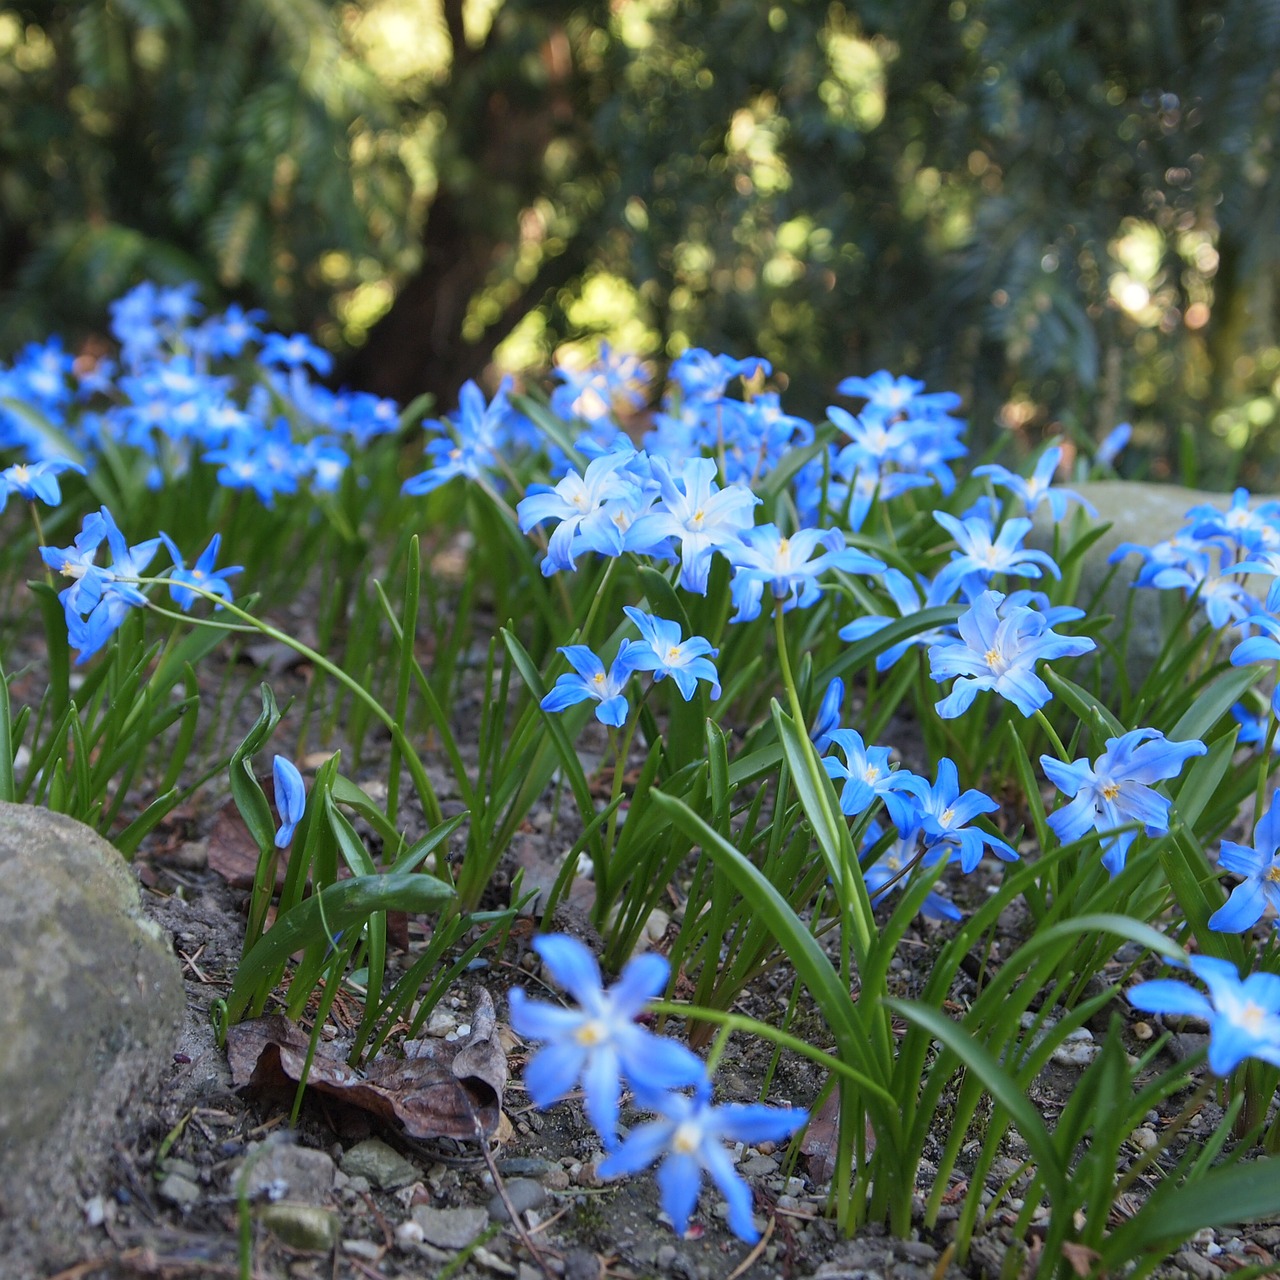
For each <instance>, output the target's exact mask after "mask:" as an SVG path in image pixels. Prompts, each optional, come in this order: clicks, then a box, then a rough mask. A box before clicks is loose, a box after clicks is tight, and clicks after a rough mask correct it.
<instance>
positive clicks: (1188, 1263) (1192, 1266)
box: [1173, 1249, 1223, 1280]
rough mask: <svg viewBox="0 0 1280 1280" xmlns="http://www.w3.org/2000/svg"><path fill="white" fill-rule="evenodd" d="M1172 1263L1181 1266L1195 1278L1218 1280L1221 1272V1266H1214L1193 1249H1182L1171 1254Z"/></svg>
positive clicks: (1197, 1279)
mask: <svg viewBox="0 0 1280 1280" xmlns="http://www.w3.org/2000/svg"><path fill="white" fill-rule="evenodd" d="M1173 1265H1174V1266H1175V1267H1181V1268H1182V1269H1183V1271H1185V1272H1186V1273H1187V1274H1188V1275H1190V1276H1194V1277H1195V1280H1218V1277H1219V1276H1221V1275H1222V1274H1223V1271H1222V1268H1221V1267H1219V1266H1215V1265H1214V1264H1213V1263H1212V1262H1210V1261H1209V1259H1208V1258H1203V1257H1201V1256H1200V1254H1198V1253H1196V1252H1195V1250H1194V1249H1182V1250H1180V1251H1179V1252H1178V1253H1175V1254H1174V1255H1173Z"/></svg>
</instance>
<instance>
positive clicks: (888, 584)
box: [839, 569, 951, 671]
mask: <svg viewBox="0 0 1280 1280" xmlns="http://www.w3.org/2000/svg"><path fill="white" fill-rule="evenodd" d="M882 581H883V583H884V588H885V590H886V591H887V592H888V593H889V596H890V598H891V599H892V600H893V603H894V605H895V606H896V607H897V610H898V615H899V617H900V618H909V617H910V616H911V615H912V614H913V613H919V612H920V610H921V609H932V608H933V607H935V606H936V605H940V604H946V603H947V602H948V601H949V600H950V598H951V591H946V592H945V593H944V592H941V591H939V589H938V584H937V583H936V582H928V581H926V580H925V579H923V578H919V579H917V580H916V582H914V583H913V582H912V581H911V579H910V578H908V577H907V575H906V574H905V573H903V572H902V570H900V569H886V570H885V571H884V576H883V578H882ZM894 621H896V619H894V618H892V617H890V616H889V615H888V614H868V615H867V616H866V617H864V618H855V619H854V620H853V621H852V622H850V623H847V624H846V625H845V626H843V627H841V628H840V632H839V634H840V639H841V640H862V639H865V638H866V637H867V636H872V635H875V633H876V632H877V631H882V630H884V628H885V627H887V626H888V625H889V624H890V623H891V622H894ZM950 639H951V637H950V636H949V635H948V633H947V632H946V631H944V630H943V629H942V628H941V627H934V628H932V629H931V630H929V631H921V632H917V633H916V634H915V635H913V636H908V637H907V638H906V639H905V640H900V641H899V642H898V643H897V644H894V645H890V646H889V648H887V649H886V650H884V652H883V653H880V654H878V655H877V656H876V670H877V671H888V670H889V668H890V667H893V666H895V665H896V664H897V662H898V660H899V659H900V658H901V657H902V656H903V654H905V653H906V652H907V650H908V649H912V648H917V647H919V648H923V649H931V648H932V647H933V646H934V645H936V644H939V643H942V642H945V641H947V640H950Z"/></svg>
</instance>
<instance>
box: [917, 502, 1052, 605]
mask: <svg viewBox="0 0 1280 1280" xmlns="http://www.w3.org/2000/svg"><path fill="white" fill-rule="evenodd" d="M933 518H934V519H935V520H936V521H937V522H938V523H939V524H940V525H942V527H943V528H944V529H946V530H947V531H948V532H949V533H950V534H951V536H952V537H953V538H955V540H956V545H957V547H958V550H956V551H953V552H952V553H951V560H950V561H949V562H948V563H947V564H945V565H944V566H943V567H942V569H941V570H939V572H938V576H937V578H936V580H935V585H936V586H937V588H938V590H939V591H940V592H944V593H945V594H950V592H951V591H952V590H953V589H954V587H955V586H956V585H957V584H959V585H960V587H961V589H962V590H965V589H966V588H967V587H969V586H970V584H969V583H966V582H965V579H966V578H971V579H974V580H975V581H977V582H984V583H985V582H989V581H990V580H991V579H992V578H993V577H994V576H995V575H996V574H997V573H1007V574H1014V575H1015V576H1017V577H1020V578H1038V577H1040V567H1041V566H1043V567H1044V568H1045V569H1046V570H1048V572H1049V573H1051V574H1052V575H1053V576H1054V577H1055V578H1060V577H1061V576H1062V575H1061V573H1060V572H1059V571H1058V566H1057V565H1056V564H1054V562H1053V557H1052V556H1050V555H1049V554H1048V552H1045V551H1029V550H1027V549H1026V548H1025V547H1023V545H1022V540H1023V538H1025V537H1026V536H1027V534H1028V533H1030V532H1031V521H1030V520H1027V519H1024V518H1021V517H1019V518H1018V519H1015V520H1006V521H1005V522H1004V525H1003V526H1002V527H1001V529H1000V532H999V534H996V533H995V531H994V529H993V528H992V526H991V525H990V523H988V522H987V521H986V520H984V519H983V518H982V517H981V516H973V517H970V518H969V519H967V520H964V521H961V520H957V519H956V518H955V516H952V515H948V514H947V512H945V511H935V512H934V513H933ZM966 594H968V591H966Z"/></svg>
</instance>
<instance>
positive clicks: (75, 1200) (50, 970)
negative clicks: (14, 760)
mask: <svg viewBox="0 0 1280 1280" xmlns="http://www.w3.org/2000/svg"><path fill="white" fill-rule="evenodd" d="M0 993H3V995H2V996H0V1152H3V1153H4V1154H3V1159H2V1160H0V1258H3V1259H4V1264H3V1272H4V1275H5V1276H6V1277H7V1278H10V1280H18V1278H19V1277H23V1276H27V1275H36V1274H48V1273H49V1270H50V1269H51V1268H55V1267H57V1266H61V1265H66V1264H67V1263H68V1262H71V1261H74V1260H75V1254H76V1252H77V1249H78V1245H77V1243H76V1236H77V1233H78V1231H80V1230H82V1228H83V1222H84V1219H83V1210H82V1204H83V1201H84V1198H85V1196H86V1193H87V1192H88V1191H89V1190H90V1189H92V1188H93V1186H94V1183H95V1180H96V1176H97V1174H98V1172H99V1171H100V1170H101V1168H102V1165H103V1162H104V1160H105V1158H106V1157H107V1155H108V1154H109V1153H110V1151H111V1147H112V1143H113V1140H114V1139H116V1138H118V1136H119V1135H120V1132H121V1130H122V1129H123V1127H124V1123H125V1116H126V1115H127V1112H128V1108H129V1106H130V1104H131V1103H132V1102H135V1101H136V1100H137V1099H138V1097H139V1095H140V1093H141V1092H142V1090H143V1089H144V1088H145V1086H146V1083H147V1081H148V1079H149V1078H151V1079H154V1078H155V1076H156V1074H157V1072H158V1070H159V1068H160V1066H161V1064H162V1063H164V1062H165V1061H166V1060H167V1059H168V1057H169V1056H170V1054H171V1053H172V1051H173V1043H174V1037H175V1035H176V1032H177V1027H178V1022H179V1019H180V1016H181V1012H182V1008H183V989H182V979H181V974H180V971H179V968H178V965H177V961H176V960H175V958H174V955H173V952H172V948H171V947H170V945H169V942H168V940H167V938H166V937H165V936H164V935H163V934H162V933H161V932H160V931H159V930H158V929H156V928H155V927H154V926H152V925H151V924H150V922H148V921H147V920H146V919H145V917H144V916H143V914H142V906H141V902H140V900H139V897H138V889H137V885H136V883H135V882H134V878H133V875H132V873H131V872H130V870H129V868H128V866H127V865H126V864H125V862H124V860H123V859H122V858H121V857H120V855H119V853H117V852H116V850H115V849H113V848H112V847H111V846H110V845H109V844H108V843H107V842H106V841H105V840H103V839H102V838H101V837H99V836H98V835H96V834H95V833H94V832H93V831H91V830H90V829H89V828H88V827H85V826H83V825H81V824H80V823H78V822H75V821H73V820H72V819H70V818H67V817H65V816H63V815H62V814H56V813H50V812H49V811H48V810H45V809H38V808H34V807H32V806H28V805H14V804H5V803H2V802H0Z"/></svg>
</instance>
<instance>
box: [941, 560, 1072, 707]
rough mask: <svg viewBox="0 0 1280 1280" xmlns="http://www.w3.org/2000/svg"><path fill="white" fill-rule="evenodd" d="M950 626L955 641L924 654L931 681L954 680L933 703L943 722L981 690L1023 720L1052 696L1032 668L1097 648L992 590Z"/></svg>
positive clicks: (975, 601) (967, 703) (947, 642)
mask: <svg viewBox="0 0 1280 1280" xmlns="http://www.w3.org/2000/svg"><path fill="white" fill-rule="evenodd" d="M939 577H941V575H939ZM956 625H957V627H958V628H959V630H960V639H959V640H943V641H939V642H937V643H935V644H934V646H933V647H932V648H931V649H930V650H929V674H930V675H931V676H932V678H933V679H934V680H949V679H951V677H952V676H955V677H956V682H955V685H954V686H953V687H952V690H951V692H950V693H949V694H948V695H947V696H946V697H945V698H943V699H942V700H941V701H940V702H939V703H938V704H937V706H938V714H939V715H940V716H942V718H943V719H944V720H952V719H954V718H955V717H956V716H959V715H962V714H963V713H964V712H965V711H967V710H968V709H969V706H970V704H971V703H972V702H973V700H974V698H975V697H976V696H977V694H978V691H979V690H981V689H993V690H994V691H995V692H996V693H998V694H1000V696H1001V697H1003V698H1007V699H1008V700H1009V701H1010V702H1012V703H1013V705H1014V706H1015V707H1017V708H1018V710H1019V711H1021V712H1022V714H1023V715H1024V716H1029V715H1032V714H1034V713H1035V712H1036V711H1037V710H1038V709H1039V708H1040V707H1043V706H1044V704H1045V703H1046V702H1048V701H1049V699H1050V698H1051V697H1052V696H1053V695H1052V693H1050V691H1049V686H1048V685H1046V684H1045V683H1044V681H1043V680H1041V679H1040V677H1039V676H1038V675H1036V671H1035V666H1036V663H1037V662H1039V661H1040V660H1041V659H1042V658H1049V659H1052V658H1064V657H1077V656H1079V655H1080V654H1082V653H1088V652H1089V651H1090V650H1091V649H1094V648H1096V647H1097V646H1096V645H1095V644H1094V642H1093V641H1092V640H1090V639H1089V638H1088V637H1087V636H1062V635H1059V634H1058V633H1057V632H1056V631H1054V630H1052V629H1051V628H1050V626H1049V620H1048V619H1047V618H1046V617H1045V616H1044V614H1042V613H1039V612H1037V611H1036V610H1035V609H1028V608H1027V607H1026V606H1024V605H1014V606H1013V607H1012V608H1010V607H1008V606H1007V605H1006V604H1005V598H1004V596H1002V595H1001V594H1000V593H999V592H998V591H984V592H983V593H982V594H981V595H979V596H978V597H977V599H975V600H974V602H973V606H972V607H971V608H970V609H969V610H968V611H967V612H966V613H962V614H961V615H960V618H959V620H958V622H957V623H956Z"/></svg>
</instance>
